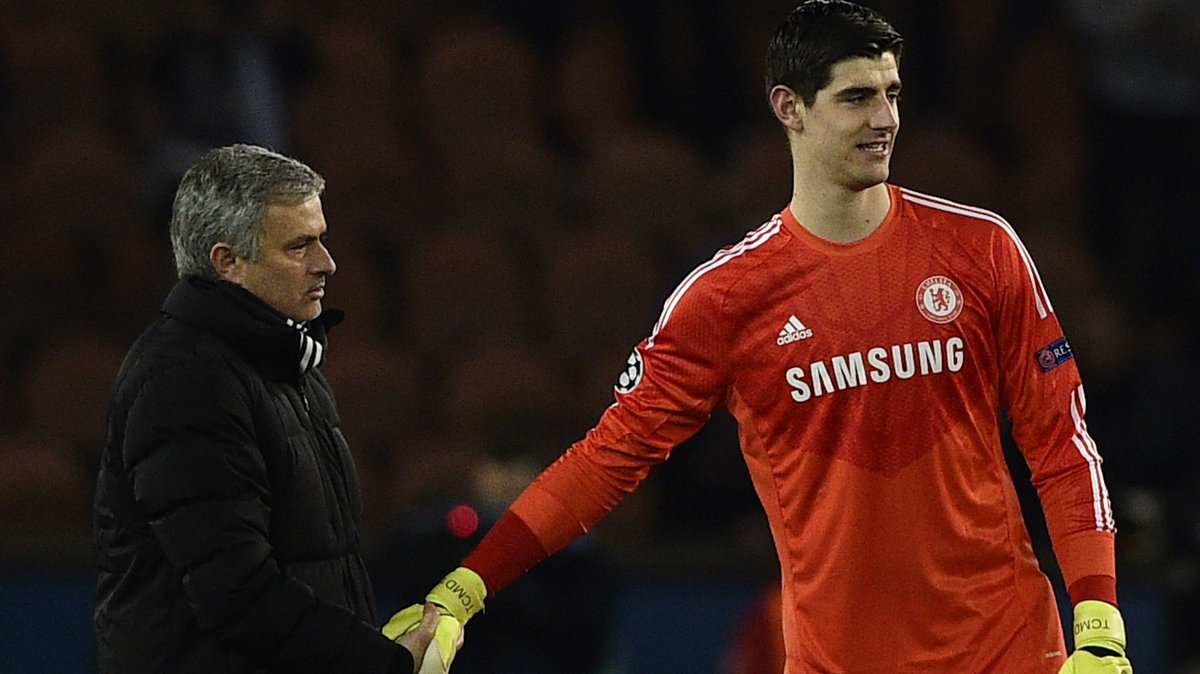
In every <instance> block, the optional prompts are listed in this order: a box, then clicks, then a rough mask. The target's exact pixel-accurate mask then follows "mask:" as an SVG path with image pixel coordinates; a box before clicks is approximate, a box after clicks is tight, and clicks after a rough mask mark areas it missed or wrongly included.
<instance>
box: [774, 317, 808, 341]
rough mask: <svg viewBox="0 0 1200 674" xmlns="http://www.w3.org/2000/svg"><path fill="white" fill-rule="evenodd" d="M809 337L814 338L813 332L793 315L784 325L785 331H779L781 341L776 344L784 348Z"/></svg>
mask: <svg viewBox="0 0 1200 674" xmlns="http://www.w3.org/2000/svg"><path fill="white" fill-rule="evenodd" d="M809 337H812V330H809V329H808V328H806V327H805V326H804V324H803V323H801V322H800V319H799V318H796V315H795V314H792V315H791V316H789V317H788V320H787V323H784V324H783V329H782V330H780V331H779V339H777V340H775V343H776V344H778V345H779V346H783V345H785V344H791V343H792V342H798V341H800V340H802V339H808V338H809Z"/></svg>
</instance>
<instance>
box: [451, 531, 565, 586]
mask: <svg viewBox="0 0 1200 674" xmlns="http://www.w3.org/2000/svg"><path fill="white" fill-rule="evenodd" d="M548 556H549V555H548V553H547V552H546V549H545V548H544V547H542V544H541V542H539V541H538V539H537V536H535V535H534V533H533V530H532V529H530V528H529V525H527V524H526V523H525V521H524V520H522V519H521V518H520V517H518V516H517V515H516V514H515V513H513V512H512V511H511V510H506V511H505V512H504V514H503V515H501V516H500V519H499V520H498V521H497V522H496V524H495V526H493V527H492V528H491V529H490V530H489V531H488V532H487V535H485V536H484V537H483V540H482V541H480V542H479V545H477V546H476V547H475V549H474V550H472V551H471V554H469V555H467V558H466V559H464V560H463V563H462V565H463V566H465V567H467V568H468V569H471V570H472V571H474V572H475V573H478V574H479V577H480V578H482V579H483V583H484V585H485V586H486V587H487V594H488V597H489V598H490V597H493V596H495V595H496V593H497V592H499V591H500V590H501V589H503V588H504V587H505V586H507V585H508V584H509V583H511V582H513V581H514V580H516V579H517V578H520V577H521V575H523V574H524V573H525V572H526V571H528V570H529V569H532V568H533V567H534V566H535V565H536V564H537V563H538V562H541V561H542V560H544V559H546V557H548Z"/></svg>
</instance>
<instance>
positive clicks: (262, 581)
mask: <svg viewBox="0 0 1200 674" xmlns="http://www.w3.org/2000/svg"><path fill="white" fill-rule="evenodd" d="M219 360H220V359H219V358H217V357H211V356H210V357H207V358H206V357H204V356H197V357H196V358H195V359H194V360H192V361H189V362H188V363H186V364H183V365H178V366H176V367H174V368H171V369H168V370H166V371H164V372H160V373H158V374H157V375H156V376H155V377H154V378H152V379H151V380H150V381H149V382H147V384H146V385H145V386H144V387H143V388H142V390H141V391H140V392H139V393H138V396H137V398H136V400H135V401H134V404H133V405H132V408H131V410H130V416H129V423H128V425H127V427H126V429H127V430H126V437H125V442H124V447H125V450H124V453H125V456H124V461H125V465H126V466H127V468H128V469H129V471H130V475H131V479H132V482H133V490H134V497H135V500H136V503H137V505H138V507H139V508H141V509H142V510H143V512H144V513H145V515H146V517H147V519H148V521H149V523H150V527H151V529H152V532H153V535H154V537H155V538H156V539H157V541H158V542H159V544H160V546H161V548H162V551H163V554H164V555H165V556H166V558H167V560H168V561H169V562H170V563H171V565H172V566H173V567H174V568H176V569H177V570H178V572H179V574H180V576H181V578H182V582H183V591H184V593H185V595H186V597H187V600H188V603H189V604H190V606H191V609H192V612H193V613H194V615H195V617H196V621H197V623H198V625H199V628H200V629H201V630H205V631H209V632H212V633H215V634H216V635H217V638H218V639H219V640H220V641H221V642H222V643H224V644H226V645H227V646H228V647H229V648H230V649H232V650H236V651H238V652H240V653H242V654H244V655H245V656H247V657H249V658H251V659H253V660H255V661H257V662H260V663H262V664H264V665H271V666H273V667H278V668H281V669H285V670H287V671H296V672H318V671H319V672H326V671H339V672H392V671H394V672H404V673H405V674H410V673H411V672H412V671H413V661H412V657H411V655H410V654H409V653H408V651H407V649H405V648H403V647H401V646H399V645H397V644H395V643H393V642H392V641H390V640H389V639H387V638H386V637H384V636H383V635H382V634H381V633H380V632H379V631H378V629H376V628H375V627H373V626H371V625H369V624H367V623H365V622H363V621H361V620H359V619H358V618H357V617H355V616H354V615H353V614H352V613H351V612H350V611H349V610H347V609H345V608H343V607H340V606H335V605H331V604H329V603H326V602H322V601H320V600H319V599H318V598H317V597H316V595H315V594H314V592H313V590H312V589H311V588H310V587H308V586H307V585H305V584H303V583H301V582H299V581H297V580H295V579H293V578H289V577H288V576H287V575H285V574H284V573H283V572H282V571H281V569H280V568H279V566H278V565H277V564H276V562H275V560H274V558H273V557H272V555H271V544H270V539H269V523H270V516H271V488H270V484H269V482H268V479H267V469H266V465H265V462H264V459H263V454H262V452H261V451H260V450H259V447H258V446H257V445H256V443H255V438H254V434H253V421H252V417H251V412H250V410H251V405H250V397H249V392H248V390H247V388H246V386H245V385H244V384H243V383H242V382H240V381H239V380H238V378H237V377H236V375H235V374H234V373H233V372H231V371H230V370H229V369H228V368H227V367H224V366H223V365H222V364H221V363H220V362H219Z"/></svg>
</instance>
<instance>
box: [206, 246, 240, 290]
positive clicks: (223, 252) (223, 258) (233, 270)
mask: <svg viewBox="0 0 1200 674" xmlns="http://www.w3.org/2000/svg"><path fill="white" fill-rule="evenodd" d="M208 261H209V262H210V263H212V266H213V269H214V270H216V272H217V276H220V277H221V278H222V279H224V280H226V281H229V282H230V283H236V284H238V285H241V283H242V274H243V270H244V268H245V265H244V264H243V260H242V256H240V255H238V254H237V251H235V250H234V249H233V246H230V245H229V244H227V243H224V242H217V243H215V244H213V247H212V249H210V250H209V251H208Z"/></svg>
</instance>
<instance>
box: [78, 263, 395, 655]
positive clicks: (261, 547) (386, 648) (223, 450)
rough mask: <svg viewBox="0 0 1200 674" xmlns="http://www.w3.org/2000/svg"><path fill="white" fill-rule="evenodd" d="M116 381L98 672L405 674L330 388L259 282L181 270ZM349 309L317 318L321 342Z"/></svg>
mask: <svg viewBox="0 0 1200 674" xmlns="http://www.w3.org/2000/svg"><path fill="white" fill-rule="evenodd" d="M162 314H163V315H162V317H161V318H159V319H158V320H157V321H156V322H155V323H153V324H152V325H151V326H150V327H149V328H147V329H146V331H145V332H144V333H143V334H142V335H141V336H140V337H139V338H138V340H137V341H136V342H135V343H134V345H133V347H132V348H131V349H130V352H129V354H128V356H127V357H126V359H125V362H124V364H123V365H122V367H121V370H120V373H119V374H118V377H117V382H116V390H115V394H114V399H113V405H112V408H111V410H110V413H109V428H108V433H107V439H106V443H105V448H104V454H103V458H102V461H101V466H100V473H99V479H98V483H97V491H96V501H95V510H94V534H95V540H96V545H97V553H98V566H99V582H98V586H97V601H96V608H95V615H94V619H95V629H96V637H97V642H98V643H97V648H98V660H99V665H100V671H101V672H105V673H117V672H120V673H124V672H136V673H138V674H144V673H146V672H172V673H175V672H205V673H206V674H215V673H224V672H230V673H232V672H276V671H278V672H346V673H352V672H388V673H390V672H403V673H404V674H411V672H412V671H413V661H412V657H411V656H410V655H409V653H408V651H407V650H406V649H404V648H403V647H400V646H398V645H397V644H395V643H393V642H391V641H390V640H388V639H387V638H386V637H384V636H382V635H381V634H380V633H379V630H378V628H377V627H376V626H375V606H374V598H373V593H372V589H371V585H370V582H369V579H368V577H367V571H366V567H365V566H364V564H363V561H362V559H361V558H360V556H359V526H360V520H361V516H362V500H361V496H360V493H359V487H358V481H357V477H356V475H355V470H354V465H353V463H352V460H351V455H350V451H349V448H348V446H347V444H346V441H345V438H344V437H343V435H342V432H341V430H340V428H339V422H338V416H337V411H336V408H335V405H334V399H333V395H332V393H331V392H330V389H329V385H328V383H327V382H326V381H325V378H324V377H323V376H322V375H321V373H320V371H319V369H317V368H313V369H310V370H309V371H308V372H306V373H302V372H301V370H300V356H299V344H300V337H299V332H298V331H297V330H296V329H295V328H292V327H289V326H288V325H287V324H286V323H285V322H284V320H283V317H282V316H281V315H280V314H278V313H277V312H275V311H274V310H272V309H271V308H270V307H269V306H268V305H267V304H265V303H264V302H262V301H261V300H259V299H258V298H257V297H255V296H254V295H253V294H251V293H250V292H248V291H246V290H244V289H242V288H240V287H238V286H235V285H232V284H229V283H224V282H217V283H212V282H208V281H203V280H200V279H196V278H189V279H184V280H181V281H180V282H179V283H178V284H176V286H175V287H174V288H173V289H172V291H171V293H170V294H169V296H168V297H167V299H166V301H165V303H164V305H163V310H162ZM339 318H340V315H339V313H338V312H332V311H326V312H325V313H324V314H322V315H321V316H320V317H318V319H317V320H315V321H313V322H311V324H310V335H311V336H312V337H314V338H316V339H318V340H319V341H321V342H322V343H323V342H324V339H325V330H326V328H327V327H328V326H329V325H331V324H332V323H334V322H336V321H337V320H338V319H339Z"/></svg>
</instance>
